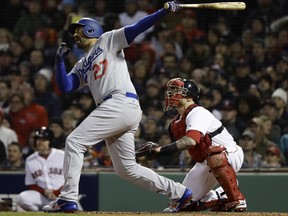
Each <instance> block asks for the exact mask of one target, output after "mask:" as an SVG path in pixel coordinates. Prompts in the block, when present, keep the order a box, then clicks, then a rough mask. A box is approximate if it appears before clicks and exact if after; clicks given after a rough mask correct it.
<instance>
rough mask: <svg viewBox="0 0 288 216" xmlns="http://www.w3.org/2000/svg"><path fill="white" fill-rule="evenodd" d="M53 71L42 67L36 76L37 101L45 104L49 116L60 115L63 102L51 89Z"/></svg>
mask: <svg viewBox="0 0 288 216" xmlns="http://www.w3.org/2000/svg"><path fill="white" fill-rule="evenodd" d="M52 76H53V74H52V71H51V70H50V69H48V68H42V69H41V70H39V71H38V72H37V73H36V74H35V76H34V88H35V102H36V103H38V104H40V105H42V106H44V107H45V109H46V111H47V113H48V117H49V118H53V117H60V116H61V113H62V103H61V100H60V98H59V96H57V95H56V94H55V93H54V92H53V91H52V90H51V81H52Z"/></svg>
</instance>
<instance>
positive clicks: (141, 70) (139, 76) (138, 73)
mask: <svg viewBox="0 0 288 216" xmlns="http://www.w3.org/2000/svg"><path fill="white" fill-rule="evenodd" d="M129 72H130V73H131V72H132V74H131V80H132V83H133V85H134V87H135V89H136V91H137V93H138V94H139V95H143V94H144V93H145V91H146V88H145V84H146V81H147V78H148V75H149V72H150V71H148V63H147V62H146V61H144V60H142V59H140V60H138V61H136V62H135V63H134V65H133V70H129Z"/></svg>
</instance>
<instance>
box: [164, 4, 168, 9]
mask: <svg viewBox="0 0 288 216" xmlns="http://www.w3.org/2000/svg"><path fill="white" fill-rule="evenodd" d="M164 8H165V9H166V10H167V9H169V4H168V3H167V2H166V3H165V4H164Z"/></svg>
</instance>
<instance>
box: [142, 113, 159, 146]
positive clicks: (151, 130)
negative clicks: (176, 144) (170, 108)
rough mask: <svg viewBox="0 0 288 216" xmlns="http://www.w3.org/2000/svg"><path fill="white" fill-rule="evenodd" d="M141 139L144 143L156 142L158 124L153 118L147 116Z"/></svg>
mask: <svg viewBox="0 0 288 216" xmlns="http://www.w3.org/2000/svg"><path fill="white" fill-rule="evenodd" d="M142 138H143V139H144V140H146V141H151V142H157V141H158V139H159V130H158V122H157V120H156V119H155V118H153V117H150V116H148V117H147V118H146V119H145V121H144V122H143V135H142Z"/></svg>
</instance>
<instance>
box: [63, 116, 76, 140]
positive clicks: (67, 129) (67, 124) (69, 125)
mask: <svg viewBox="0 0 288 216" xmlns="http://www.w3.org/2000/svg"><path fill="white" fill-rule="evenodd" d="M61 119H62V121H63V129H64V134H65V136H66V137H67V136H68V135H69V134H70V133H71V132H72V131H73V130H74V129H75V126H76V121H75V117H74V113H73V112H72V111H71V110H65V111H64V112H63V113H62V115H61Z"/></svg>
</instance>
